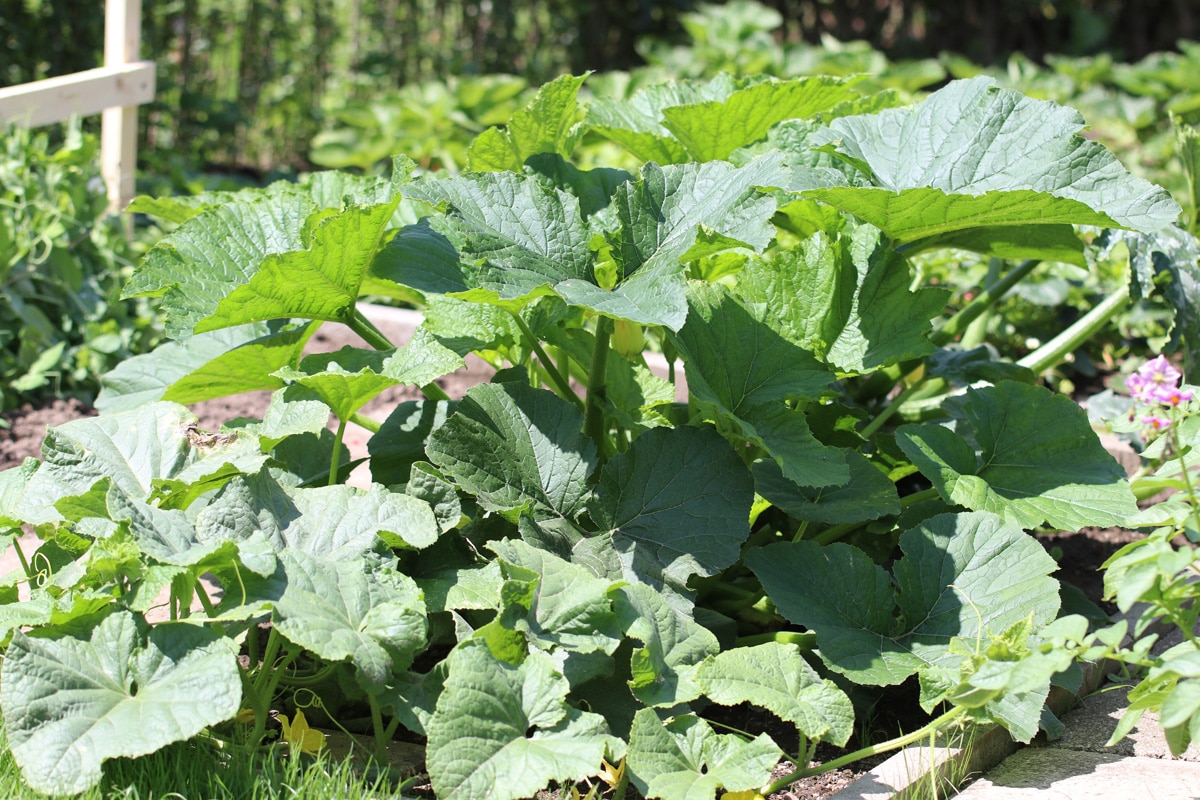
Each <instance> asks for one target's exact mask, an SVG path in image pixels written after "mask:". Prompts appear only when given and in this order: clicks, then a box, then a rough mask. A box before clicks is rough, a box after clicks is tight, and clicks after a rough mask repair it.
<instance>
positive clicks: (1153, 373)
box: [1125, 356, 1192, 406]
mask: <svg viewBox="0 0 1200 800" xmlns="http://www.w3.org/2000/svg"><path fill="white" fill-rule="evenodd" d="M1181 377H1183V376H1182V375H1181V374H1180V372H1179V370H1177V369H1175V368H1174V367H1172V366H1171V364H1170V363H1169V362H1168V361H1167V359H1166V357H1165V356H1157V357H1156V358H1153V359H1151V360H1149V361H1147V362H1146V363H1145V364H1143V365H1142V366H1141V369H1139V370H1138V371H1137V372H1135V373H1134V374H1132V375H1130V376H1129V377H1128V378H1126V379H1125V385H1126V386H1127V387H1129V391H1130V393H1132V394H1133V397H1134V399H1135V400H1139V401H1141V402H1143V403H1146V404H1147V405H1160V404H1161V405H1169V406H1177V405H1179V404H1180V403H1181V402H1183V401H1185V400H1191V399H1192V393H1191V392H1181V391H1179V379H1180V378H1181Z"/></svg>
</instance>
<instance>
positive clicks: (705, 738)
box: [628, 708, 783, 800]
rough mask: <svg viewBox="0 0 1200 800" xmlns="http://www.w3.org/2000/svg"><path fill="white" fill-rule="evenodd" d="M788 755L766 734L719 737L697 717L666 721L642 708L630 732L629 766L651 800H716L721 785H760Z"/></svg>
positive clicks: (730, 787)
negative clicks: (745, 736) (785, 755)
mask: <svg viewBox="0 0 1200 800" xmlns="http://www.w3.org/2000/svg"><path fill="white" fill-rule="evenodd" d="M782 757H783V753H782V752H781V751H780V749H779V746H778V745H776V744H775V742H773V741H771V737H769V736H767V735H766V734H765V733H763V734H759V736H758V738H756V739H752V740H750V741H746V740H745V739H743V738H741V737H740V736H736V735H734V734H724V735H718V734H716V733H713V729H712V728H711V727H709V725H708V722H706V721H705V720H702V719H700V718H698V717H692V716H688V717H680V718H679V719H676V720H674V721H672V722H670V723H668V724H666V725H664V724H663V723H662V722H661V721H660V720H659V718H658V717H657V716H656V715H655V713H654V711H653V710H651V709H649V708H643V709H642V710H641V711H638V712H637V714H636V715H635V716H634V718H633V730H632V731H631V732H630V734H629V758H628V769H629V770H630V771H631V772H632V778H633V783H634V785H635V786H637V788H638V791H640V792H641V793H642V796H643V797H646V798H662V800H712V798H713V797H714V796H715V795H716V793H717V790H718V789H724V790H725V791H726V792H742V791H748V790H750V789H756V788H758V787H759V786H762V785H763V784H765V783H767V782H768V781H769V780H770V777H771V770H772V769H774V768H775V765H776V764H777V763H778V762H779V760H780V758H782Z"/></svg>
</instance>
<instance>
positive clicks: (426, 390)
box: [345, 308, 450, 427]
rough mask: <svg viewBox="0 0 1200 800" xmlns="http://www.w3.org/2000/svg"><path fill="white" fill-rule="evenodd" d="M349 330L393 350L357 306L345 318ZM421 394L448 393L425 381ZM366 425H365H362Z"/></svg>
mask: <svg viewBox="0 0 1200 800" xmlns="http://www.w3.org/2000/svg"><path fill="white" fill-rule="evenodd" d="M345 323H346V325H347V326H349V328H350V330H352V331H354V332H355V333H357V334H358V335H359V336H361V337H362V339H363V341H364V342H366V343H367V344H369V345H370V346H371V347H374V348H375V349H376V350H395V349H396V345H394V344H392V342H391V340H390V339H388V338H387V337H386V336H384V335H383V334H382V333H380V332H379V329H378V328H376V327H375V326H374V325H373V324H371V320H369V319H367V318H366V317H364V316H363V314H362V312H361V311H359V310H358V309H357V308H356V309H354V314H353V315H351V317H350V319H348V320H345ZM421 394H423V395H425V399H427V400H449V399H450V395H448V394H446V393H445V392H444V391H442V387H440V386H438V385H437V384H436V383H427V384H425V385H424V386H422V387H421ZM363 427H367V426H365V425H364V426H363Z"/></svg>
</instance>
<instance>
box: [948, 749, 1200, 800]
mask: <svg viewBox="0 0 1200 800" xmlns="http://www.w3.org/2000/svg"><path fill="white" fill-rule="evenodd" d="M958 798H959V800H1198V799H1200V764H1197V763H1194V762H1190V761H1164V760H1163V759H1158V758H1148V757H1143V756H1122V755H1119V754H1117V753H1092V752H1088V751H1082V750H1067V749H1064V748H1060V747H1026V748H1024V749H1022V750H1018V751H1017V752H1016V753H1013V754H1012V755H1011V756H1009V757H1008V758H1007V759H1005V760H1004V761H1003V762H1001V763H1000V764H999V765H998V766H996V767H994V768H993V769H992V770H990V771H989V772H988V774H987V775H986V776H985V777H983V778H980V779H979V780H978V781H976V782H975V783H973V784H971V786H969V787H967V789H966V790H965V791H963V792H962V793H960V794H959V795H958Z"/></svg>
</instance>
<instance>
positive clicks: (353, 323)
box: [344, 308, 396, 350]
mask: <svg viewBox="0 0 1200 800" xmlns="http://www.w3.org/2000/svg"><path fill="white" fill-rule="evenodd" d="M344 321H345V323H346V325H347V326H349V328H350V330H352V331H354V332H355V333H357V334H358V335H359V336H361V337H362V340H363V341H364V342H366V343H367V344H369V345H370V346H371V347H374V348H375V349H376V350H395V349H396V345H394V344H392V342H391V340H390V339H388V338H387V337H386V336H384V335H383V334H382V333H381V332H380V331H379V329H378V328H376V327H375V325H374V324H373V323H372V322H371V320H369V319H367V318H366V317H365V316H363V313H362V312H361V311H359V310H358V309H357V308H355V309H354V313H353V314H351V315H350V319H348V320H344Z"/></svg>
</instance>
